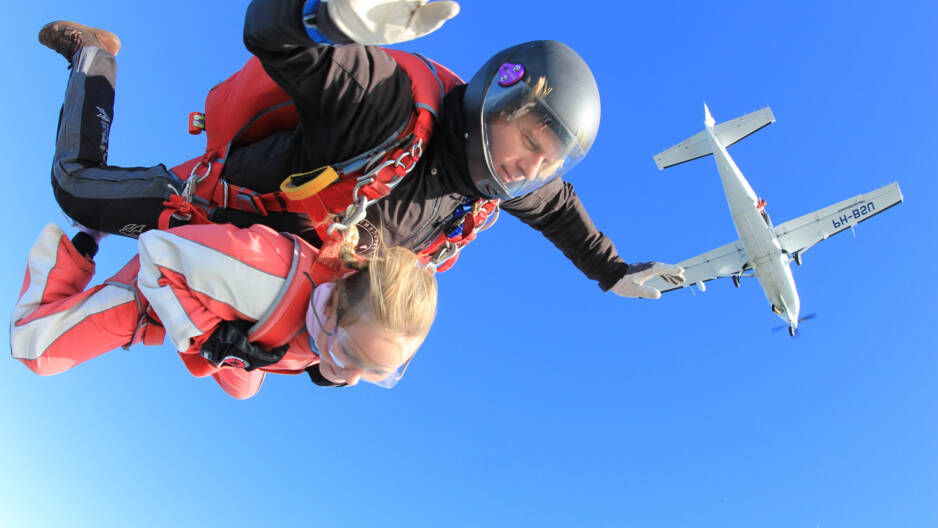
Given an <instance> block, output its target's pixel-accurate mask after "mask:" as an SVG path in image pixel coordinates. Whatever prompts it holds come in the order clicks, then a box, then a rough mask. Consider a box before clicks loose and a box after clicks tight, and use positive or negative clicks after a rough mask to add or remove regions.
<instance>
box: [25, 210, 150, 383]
mask: <svg viewBox="0 0 938 528" xmlns="http://www.w3.org/2000/svg"><path fill="white" fill-rule="evenodd" d="M93 273H94V263H93V262H92V261H90V260H88V259H87V258H85V257H84V256H82V255H80V254H79V253H78V252H77V251H76V250H75V248H74V247H73V246H72V244H71V242H70V241H69V240H68V238H66V237H65V235H64V233H62V230H61V229H59V228H58V227H57V226H55V225H54V224H49V225H48V226H46V227H45V228H44V229H43V231H42V233H41V234H40V235H39V238H38V240H37V241H36V243H35V244H34V245H33V247H32V249H31V250H30V252H29V259H28V264H27V268H26V278H25V279H24V281H23V289H22V292H21V294H20V298H19V300H18V301H17V303H16V307H15V308H14V310H13V317H12V321H11V324H10V346H11V349H12V353H13V357H14V358H16V359H19V360H20V361H22V362H23V363H24V364H25V365H26V366H27V367H29V368H30V369H31V370H32V371H33V372H36V373H37V374H42V375H49V374H57V373H59V372H62V371H64V370H67V369H69V368H71V367H73V366H75V365H77V364H79V363H82V362H85V361H88V360H89V359H92V358H95V357H97V356H100V355H101V354H104V353H105V352H108V351H110V350H113V349H115V348H118V347H121V346H125V345H129V344H131V341H132V340H133V338H134V335H135V331H136V330H137V324H138V322H139V319H140V311H139V307H138V305H137V299H136V296H135V292H134V291H133V289H132V288H128V287H122V286H121V285H120V284H117V283H118V282H119V281H114V283H106V284H101V285H98V286H95V287H94V288H92V289H90V290H87V291H82V290H84V288H85V286H86V285H87V284H88V282H89V281H90V280H91V277H92V275H93ZM122 273H123V274H124V275H130V276H133V275H134V274H135V273H136V260H133V261H131V262H130V263H128V264H127V266H125V267H124V269H123V270H121V272H120V273H118V275H116V276H115V278H119V277H120V276H121V274H122Z"/></svg>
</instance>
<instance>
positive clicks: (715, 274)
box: [645, 240, 749, 293]
mask: <svg viewBox="0 0 938 528" xmlns="http://www.w3.org/2000/svg"><path fill="white" fill-rule="evenodd" d="M748 260H749V254H748V253H747V252H746V247H745V246H743V243H742V242H740V241H739V240H737V241H736V242H731V243H729V244H727V245H725V246H720V247H718V248H716V249H714V250H711V251H708V252H706V253H704V254H702V255H697V256H696V257H694V258H690V259H687V260H685V261H684V262H679V263H678V264H677V265H678V266H681V267H682V268H684V284H683V285H681V286H674V285H673V284H670V283H667V282H665V281H664V280H662V279H659V278H657V277H655V278H653V279H651V280H649V281H648V282H646V283H645V286H652V287H654V288H657V289H659V290H660V291H661V292H662V293H664V292H666V291H671V290H677V289H680V288H684V287H687V286H691V285H693V284H698V283H703V282H706V281H709V280H713V279H719V278H720V277H730V276H732V275H737V274H739V273H740V272H741V271H743V267H744V266H746V262H747V261H748ZM746 269H748V268H746Z"/></svg>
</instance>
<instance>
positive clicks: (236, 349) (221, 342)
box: [199, 321, 288, 370]
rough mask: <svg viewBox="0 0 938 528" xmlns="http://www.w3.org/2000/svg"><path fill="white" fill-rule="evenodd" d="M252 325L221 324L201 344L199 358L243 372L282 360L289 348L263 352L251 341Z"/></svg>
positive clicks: (246, 323) (239, 322)
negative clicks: (249, 334)
mask: <svg viewBox="0 0 938 528" xmlns="http://www.w3.org/2000/svg"><path fill="white" fill-rule="evenodd" d="M251 326H253V323H251V322H249V321H222V322H221V323H220V324H219V325H218V326H217V327H216V328H215V330H214V331H213V332H212V335H210V336H209V337H208V340H207V341H205V344H203V345H202V351H201V352H199V355H201V356H202V357H204V358H205V359H207V360H208V361H209V363H211V364H212V365H215V366H216V367H218V366H221V365H228V366H229V367H237V368H243V369H244V370H254V369H256V368H258V367H266V366H267V365H273V364H274V363H276V362H278V361H280V360H281V359H283V355H284V354H286V353H287V347H288V345H283V346H279V347H277V348H274V349H271V350H264V349H263V348H261V347H259V346H257V345H255V344H254V343H251V342H250V341H248V332H249V331H250V329H251Z"/></svg>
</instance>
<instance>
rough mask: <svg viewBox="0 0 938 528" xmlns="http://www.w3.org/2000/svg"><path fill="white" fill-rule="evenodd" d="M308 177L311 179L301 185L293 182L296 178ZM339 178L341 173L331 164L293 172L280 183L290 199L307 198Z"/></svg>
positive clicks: (281, 188)
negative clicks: (296, 172)
mask: <svg viewBox="0 0 938 528" xmlns="http://www.w3.org/2000/svg"><path fill="white" fill-rule="evenodd" d="M307 178H309V181H307V182H306V183H303V184H300V185H294V183H293V182H294V181H295V180H298V179H304V180H305V179H307ZM338 179H339V173H338V172H336V171H335V169H333V168H332V166H331V165H326V166H325V167H320V168H318V169H315V170H311V171H308V172H301V173H299V174H291V175H290V176H289V177H287V179H285V180H283V183H281V184H280V190H281V191H283V194H284V195H285V196H286V197H287V198H288V199H290V200H305V199H306V198H309V197H310V196H313V195H315V194H317V193H319V191H321V190H323V189H325V188H326V187H328V186H329V185H330V184H331V183H332V182H334V181H336V180H338Z"/></svg>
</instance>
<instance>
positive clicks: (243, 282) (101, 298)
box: [10, 224, 319, 398]
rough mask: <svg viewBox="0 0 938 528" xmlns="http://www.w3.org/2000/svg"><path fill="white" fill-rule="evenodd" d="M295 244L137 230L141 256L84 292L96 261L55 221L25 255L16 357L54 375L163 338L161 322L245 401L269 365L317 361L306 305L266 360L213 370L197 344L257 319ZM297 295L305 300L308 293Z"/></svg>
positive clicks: (249, 235) (241, 235)
mask: <svg viewBox="0 0 938 528" xmlns="http://www.w3.org/2000/svg"><path fill="white" fill-rule="evenodd" d="M300 244H301V246H300V247H301V249H302V250H303V251H310V252H315V251H316V250H315V249H314V248H312V247H311V246H309V245H308V244H306V243H305V242H300ZM296 249H297V245H296V244H295V242H294V239H293V238H290V237H287V236H284V235H280V234H278V233H276V232H274V231H273V230H271V229H270V228H267V227H264V226H259V225H258V226H253V227H251V228H249V229H238V228H235V227H233V226H230V225H202V226H184V227H179V228H175V229H172V230H169V231H157V230H153V231H148V232H146V233H144V234H143V235H141V236H140V239H139V251H140V253H139V255H138V257H135V258H134V259H132V260H131V261H130V262H128V263H127V265H125V266H124V268H123V269H121V270H120V271H119V272H118V273H117V274H116V275H114V276H113V277H111V278H110V279H108V280H106V281H104V282H103V283H102V284H99V285H97V286H95V287H93V288H90V289H88V290H85V287H86V286H87V285H88V283H89V282H90V280H91V277H92V275H93V274H94V263H93V262H92V261H90V260H88V259H86V258H85V257H83V256H82V255H80V254H79V253H78V252H77V251H76V250H75V248H74V247H73V246H72V244H71V242H70V241H69V240H68V238H67V237H65V236H64V234H63V233H62V231H61V230H60V229H59V228H58V227H57V226H55V225H53V224H50V225H48V226H46V227H45V229H43V231H42V233H41V234H40V236H39V239H38V240H37V241H36V243H35V245H34V246H33V248H32V249H31V250H30V253H29V262H28V265H27V270H26V277H25V279H24V282H23V289H22V292H21V294H20V298H19V301H18V302H17V304H16V307H15V309H14V311H13V318H12V319H13V320H12V323H11V327H10V330H11V332H10V343H11V348H12V351H13V357H15V358H17V359H19V360H20V361H22V362H23V363H24V364H25V365H26V366H27V367H29V368H30V369H31V370H33V371H34V372H36V373H37V374H43V375H48V374H57V373H59V372H62V371H64V370H67V369H69V368H71V367H73V366H75V365H77V364H79V363H82V362H84V361H87V360H89V359H92V358H94V357H97V356H99V355H101V354H103V353H105V352H107V351H109V350H113V349H115V348H118V347H129V346H130V345H133V344H136V343H143V344H147V345H156V344H160V343H162V341H163V337H164V329H165V335H167V336H168V337H169V340H170V342H172V343H173V345H175V347H176V349H177V350H178V351H179V355H180V357H181V358H182V360H183V362H184V363H185V364H186V367H187V368H188V369H189V371H190V372H191V373H192V374H193V375H195V376H198V377H202V376H208V375H211V376H212V377H213V378H215V380H216V381H217V382H218V383H219V384H220V385H221V386H222V388H223V389H224V390H225V392H227V393H228V394H230V395H231V396H234V397H235V398H248V397H250V396H253V395H254V394H255V393H256V392H257V390H258V389H259V388H260V385H261V382H262V381H263V379H264V374H265V371H266V372H276V373H280V374H300V373H303V372H304V370H305V369H306V368H307V367H310V366H313V365H316V364H318V363H319V357H318V356H317V355H316V354H315V353H314V352H313V351H312V350H311V349H310V347H309V340H308V334H307V333H306V330H305V325H304V324H303V316H305V310H300V311H299V312H296V311H294V312H296V313H294V314H293V315H292V316H291V317H288V318H286V319H287V320H284V321H283V322H282V326H281V331H282V332H286V333H285V334H284V336H285V337H284V339H285V340H286V341H285V342H287V343H288V344H289V348H288V349H287V352H286V354H285V355H284V357H283V359H281V360H280V361H279V362H277V363H275V364H273V365H270V366H268V367H261V368H259V369H257V370H253V371H250V372H248V371H245V370H242V369H238V368H233V367H227V366H221V367H214V366H213V365H212V364H210V363H209V362H208V361H206V360H205V359H204V358H202V357H201V356H200V355H199V351H200V350H201V345H202V343H204V341H205V340H206V339H207V338H208V336H209V335H210V334H211V333H212V331H213V330H214V329H215V327H216V326H217V325H218V324H219V323H220V322H221V321H223V320H248V321H258V320H260V319H262V318H263V317H264V315H265V313H268V312H269V311H270V310H271V309H272V308H273V307H275V306H277V304H278V303H279V300H280V299H279V297H280V293H281V292H282V291H284V289H285V286H286V284H287V278H288V277H289V276H290V270H291V264H292V262H293V258H294V252H295V251H296ZM314 254H315V253H314ZM295 280H303V281H305V280H306V278H305V277H303V276H302V274H300V276H299V278H298V279H295ZM298 302H305V303H306V304H308V296H307V297H306V298H305V299H299V300H298ZM297 313H299V315H297Z"/></svg>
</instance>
